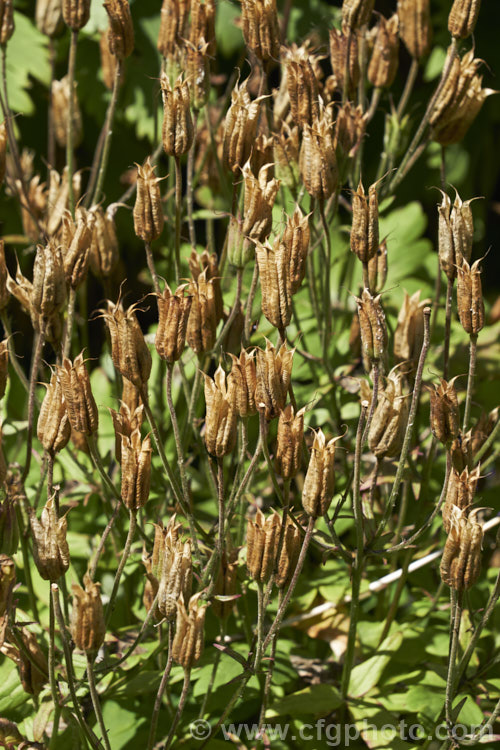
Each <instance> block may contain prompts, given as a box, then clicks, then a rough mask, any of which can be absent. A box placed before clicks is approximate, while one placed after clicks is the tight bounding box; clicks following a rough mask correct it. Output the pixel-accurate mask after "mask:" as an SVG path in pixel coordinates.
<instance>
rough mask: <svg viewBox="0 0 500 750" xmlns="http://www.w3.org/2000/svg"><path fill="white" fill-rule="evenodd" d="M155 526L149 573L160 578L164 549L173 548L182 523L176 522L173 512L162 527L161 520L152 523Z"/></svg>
mask: <svg viewBox="0 0 500 750" xmlns="http://www.w3.org/2000/svg"><path fill="white" fill-rule="evenodd" d="M153 526H154V527H155V538H154V542H153V553H152V555H151V573H152V574H153V575H154V576H155V578H157V579H158V580H160V578H161V571H162V566H163V558H164V556H165V550H166V549H167V547H168V548H171V549H172V550H173V549H174V548H175V545H176V544H177V541H178V539H179V536H180V532H181V531H182V524H180V523H177V521H176V516H175V513H174V515H173V516H172V518H171V519H170V521H169V522H168V524H167V526H166V527H164V526H163V524H162V522H161V521H160V523H155V524H153Z"/></svg>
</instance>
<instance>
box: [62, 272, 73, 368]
mask: <svg viewBox="0 0 500 750" xmlns="http://www.w3.org/2000/svg"><path fill="white" fill-rule="evenodd" d="M75 304H76V289H73V287H71V288H70V290H69V299H68V316H67V318H66V333H65V336H64V344H63V347H62V352H63V357H69V356H70V352H71V337H72V334H73V325H74V322H75Z"/></svg>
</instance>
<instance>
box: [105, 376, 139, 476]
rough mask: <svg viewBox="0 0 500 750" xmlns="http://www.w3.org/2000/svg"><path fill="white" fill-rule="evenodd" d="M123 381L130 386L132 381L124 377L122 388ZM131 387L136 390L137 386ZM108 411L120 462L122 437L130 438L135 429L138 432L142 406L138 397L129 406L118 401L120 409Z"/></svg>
mask: <svg viewBox="0 0 500 750" xmlns="http://www.w3.org/2000/svg"><path fill="white" fill-rule="evenodd" d="M125 383H129V384H130V385H131V386H132V383H130V381H129V380H127V379H126V378H125V379H124V381H123V385H124V388H125ZM132 387H133V388H134V390H135V391H136V392H137V388H136V387H135V386H132ZM109 411H110V414H111V419H112V420H113V429H114V431H115V456H116V460H117V461H118V463H121V460H122V459H121V456H122V437H123V436H125V437H128V438H130V437H131V436H132V433H133V432H135V431H138V432H139V434H140V432H141V426H142V420H143V412H144V406H143V404H140V397H139V401H138V402H135V403H133V404H131V405H130V406H129V404H128V403H126V402H125V401H120V411H115V410H114V409H110V410H109Z"/></svg>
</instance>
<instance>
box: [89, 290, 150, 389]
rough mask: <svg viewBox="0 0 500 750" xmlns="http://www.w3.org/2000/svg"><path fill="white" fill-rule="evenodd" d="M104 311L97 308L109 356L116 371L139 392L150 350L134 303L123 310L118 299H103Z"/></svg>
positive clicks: (144, 378)
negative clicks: (105, 334) (105, 331)
mask: <svg viewBox="0 0 500 750" xmlns="http://www.w3.org/2000/svg"><path fill="white" fill-rule="evenodd" d="M107 305H108V307H107V310H101V311H100V313H101V317H102V318H104V320H105V322H106V325H107V327H108V330H109V335H110V338H111V358H112V360H113V364H114V366H115V367H116V369H117V370H118V372H119V373H120V374H121V375H122V376H123V377H124V378H127V380H130V382H131V383H133V384H134V385H135V386H136V388H138V389H139V390H140V391H141V390H142V389H144V388H145V386H146V383H147V382H148V379H149V376H150V374H151V365H152V360H151V353H150V351H149V348H148V346H147V344H146V342H145V340H144V334H143V333H142V330H141V327H140V325H139V323H138V321H137V317H136V314H135V312H136V310H137V308H138V306H137V305H131V306H130V307H128V308H127V309H126V310H123V308H122V306H121V303H120V301H118V302H117V304H116V305H115V304H114V303H113V302H111V301H110V300H107Z"/></svg>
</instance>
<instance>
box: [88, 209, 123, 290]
mask: <svg viewBox="0 0 500 750" xmlns="http://www.w3.org/2000/svg"><path fill="white" fill-rule="evenodd" d="M91 211H92V213H93V214H94V231H93V233H92V242H91V245H90V268H91V270H92V273H93V274H94V275H95V276H97V277H98V278H103V279H107V278H109V277H110V276H111V275H112V274H113V272H114V270H115V269H116V266H117V265H118V260H119V250H118V238H117V236H116V228H115V221H114V218H113V214H112V212H111V211H109V210H108V211H106V212H104V211H103V210H102V208H100V207H99V206H94V208H92V209H91Z"/></svg>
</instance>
